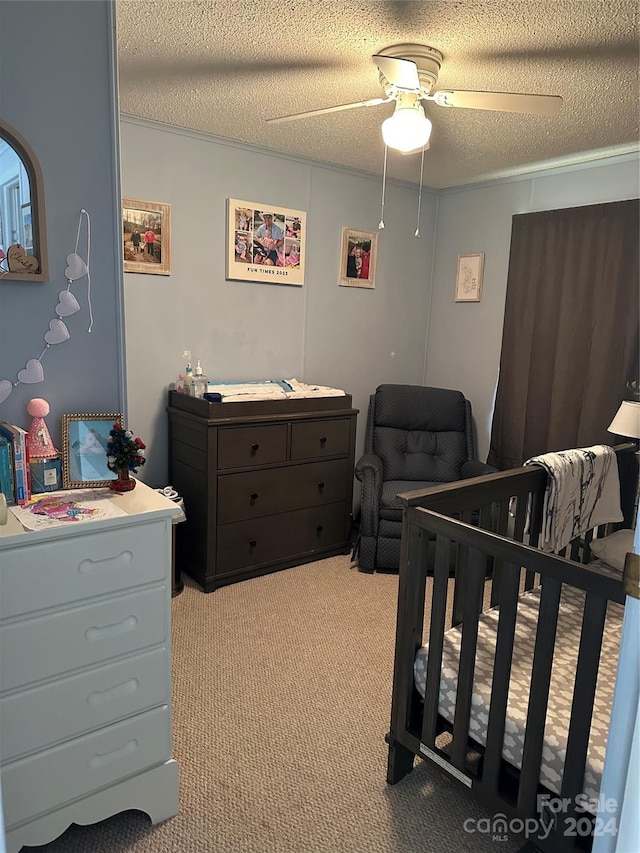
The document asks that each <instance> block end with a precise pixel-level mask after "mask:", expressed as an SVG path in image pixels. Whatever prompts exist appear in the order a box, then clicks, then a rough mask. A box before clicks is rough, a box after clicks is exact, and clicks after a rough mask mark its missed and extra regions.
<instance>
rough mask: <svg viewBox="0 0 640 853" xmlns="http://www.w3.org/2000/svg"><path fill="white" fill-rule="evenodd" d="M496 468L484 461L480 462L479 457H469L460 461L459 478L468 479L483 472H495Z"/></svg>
mask: <svg viewBox="0 0 640 853" xmlns="http://www.w3.org/2000/svg"><path fill="white" fill-rule="evenodd" d="M497 470H498V469H497V468H494V467H493V465H487V463H486V462H481V461H480V460H479V459H469V460H468V461H467V462H463V463H462V468H461V469H460V479H461V480H469V479H470V478H471V477H482V476H483V475H484V474H495V473H496V472H497Z"/></svg>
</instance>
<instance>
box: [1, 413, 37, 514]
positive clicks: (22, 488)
mask: <svg viewBox="0 0 640 853" xmlns="http://www.w3.org/2000/svg"><path fill="white" fill-rule="evenodd" d="M0 492H2V493H3V494H4V496H5V498H6V499H7V504H9V506H15V505H16V504H17V505H18V506H24V504H26V502H27V501H28V500H29V498H30V497H31V471H30V468H29V433H28V432H27V431H26V430H25V429H23V428H22V427H19V426H15V424H10V423H9V422H8V421H0Z"/></svg>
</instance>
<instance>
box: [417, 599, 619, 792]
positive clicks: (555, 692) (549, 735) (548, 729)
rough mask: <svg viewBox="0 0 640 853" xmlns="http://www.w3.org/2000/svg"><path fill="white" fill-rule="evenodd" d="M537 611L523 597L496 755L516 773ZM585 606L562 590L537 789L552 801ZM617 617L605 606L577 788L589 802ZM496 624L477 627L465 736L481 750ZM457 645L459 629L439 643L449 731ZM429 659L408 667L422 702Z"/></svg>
mask: <svg viewBox="0 0 640 853" xmlns="http://www.w3.org/2000/svg"><path fill="white" fill-rule="evenodd" d="M539 604H540V589H539V588H538V589H536V590H532V591H531V592H527V593H523V594H522V595H521V596H520V598H519V601H518V616H517V620H516V631H515V641H514V646H513V662H512V671H511V681H510V685H509V699H508V706H507V716H506V722H505V736H504V741H503V751H502V754H503V757H504V758H505V760H506V761H508V762H509V763H510V764H512V765H513V766H514V767H517V768H518V769H520V768H521V766H522V753H523V748H524V734H525V726H526V720H527V705H528V701H529V688H530V685H531V669H532V663H533V649H534V643H535V635H536V625H537V618H538V607H539ZM583 605H584V595H583V593H582V592H580V591H579V590H577V589H575V588H572V587H568V586H566V585H563V592H562V597H561V605H560V612H559V614H558V629H557V634H556V645H555V653H554V662H553V669H552V674H551V686H550V693H549V704H548V708H547V718H546V723H545V732H544V745H543V750H542V765H541V769H540V782H541V783H542V784H543V785H544V786H545V787H547V788H549V789H550V790H551V791H553V792H555V793H557V794H559V793H560V786H561V783H562V770H563V767H564V759H565V754H566V748H567V736H568V732H569V721H570V717H571V703H572V700H573V685H574V681H575V671H576V663H577V659H578V644H579V641H580V631H581V627H582V612H583ZM623 615H624V608H623V607H622V606H621V605H619V604H616V603H615V602H611V601H610V602H609V604H608V607H607V618H606V621H605V630H604V635H603V642H602V652H601V656H600V669H599V672H598V681H597V686H596V695H595V703H594V712H593V717H592V723H591V732H590V737H589V750H588V755H587V763H586V767H585V775H584V787H583V791H584V793H585V794H586V795H587V796H588V797H589V798H590V799H594V800H595V799H597V796H598V792H599V790H600V782H601V779H602V770H603V764H604V756H605V750H606V746H607V736H608V733H609V718H610V715H611V703H612V699H613V690H614V686H615V680H616V671H617V663H618V653H619V648H620V635H621V631H622V618H623ZM498 617H499V610H498V609H497V608H492V609H491V610H488V611H486V612H485V613H483V614H481V616H480V620H479V624H478V647H477V655H476V668H475V674H474V684H473V697H472V702H471V717H470V722H469V735H470V737H471V738H472V739H473V740H475V741H476V742H477V743H479V744H481V745H482V746H485V745H486V740H487V725H488V721H489V703H490V699H491V680H492V676H493V660H494V655H495V644H496V636H497V630H498ZM461 640H462V629H461V626H456V627H455V628H451V629H450V630H448V631H447V632H446V633H445V635H444V646H443V655H442V669H441V680H440V697H439V706H438V707H439V712H440V714H441V715H442V716H443V717H444V718H445V719H446V720H448V721H449V722H450V723H453V719H454V713H455V698H456V690H457V685H458V661H459V655H460V646H461ZM427 657H428V646H423V647H422V648H421V649H420V650H419V651H418V653H417V655H416V658H415V662H414V677H415V684H416V688H417V689H418V691H419V693H420V694H421V696H423V697H424V693H425V682H426V672H427V669H426V666H427Z"/></svg>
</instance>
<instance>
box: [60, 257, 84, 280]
mask: <svg viewBox="0 0 640 853" xmlns="http://www.w3.org/2000/svg"><path fill="white" fill-rule="evenodd" d="M88 272H89V269H88V268H87V265H86V264H85V262H84V261H83V260H82V258H81V257H80V255H78V254H76V253H75V252H72V253H71V254H70V255H67V268H66V270H65V271H64V277H65V278H66V279H67V281H75V280H76V279H78V278H82V276H83V275H86V274H87V273H88Z"/></svg>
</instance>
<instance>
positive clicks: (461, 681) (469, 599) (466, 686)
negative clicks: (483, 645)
mask: <svg viewBox="0 0 640 853" xmlns="http://www.w3.org/2000/svg"><path fill="white" fill-rule="evenodd" d="M484 567H485V557H484V554H482V552H481V551H478V550H477V549H475V548H469V549H468V567H467V587H466V593H465V601H464V615H463V622H462V644H461V648H460V662H459V666H458V688H457V691H456V710H455V716H454V719H453V743H452V746H451V763H452V764H453V765H454V767H457V768H458V770H462V771H463V772H466V756H467V740H468V736H469V718H470V716H471V696H472V694H473V673H474V669H475V661H476V647H477V644H478V617H479V609H480V604H481V601H482V591H483V588H484Z"/></svg>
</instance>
